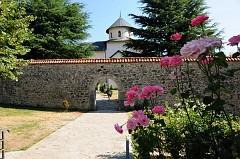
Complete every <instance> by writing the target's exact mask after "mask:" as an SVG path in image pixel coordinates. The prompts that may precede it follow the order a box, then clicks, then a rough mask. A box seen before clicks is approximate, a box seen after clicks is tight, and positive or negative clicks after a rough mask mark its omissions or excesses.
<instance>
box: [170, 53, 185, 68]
mask: <svg viewBox="0 0 240 159" xmlns="http://www.w3.org/2000/svg"><path fill="white" fill-rule="evenodd" d="M182 63H183V59H182V57H181V56H179V55H175V56H172V57H171V59H170V64H169V65H170V66H175V67H177V66H180V65H181V64H182Z"/></svg>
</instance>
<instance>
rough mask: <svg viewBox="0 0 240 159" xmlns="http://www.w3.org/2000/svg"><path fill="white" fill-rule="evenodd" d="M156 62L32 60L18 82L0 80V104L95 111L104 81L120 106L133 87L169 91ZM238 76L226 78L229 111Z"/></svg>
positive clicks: (200, 82)
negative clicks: (115, 87) (66, 106)
mask: <svg viewBox="0 0 240 159" xmlns="http://www.w3.org/2000/svg"><path fill="white" fill-rule="evenodd" d="M159 61H160V59H159V58H128V59H102V60H97V59H91V60H90V59H79V60H41V61H32V62H31V63H30V64H29V65H28V66H27V67H24V68H23V69H22V71H23V75H21V76H19V80H18V81H11V80H8V79H1V80H0V103H6V104H16V105H19V106H21V105H28V106H33V107H51V108H62V103H63V101H64V100H68V101H69V103H70V109H91V110H95V109H96V99H95V98H96V93H95V87H96V85H97V84H98V83H99V81H101V80H104V79H106V78H108V79H112V80H113V81H115V82H116V83H117V85H118V89H119V101H120V102H119V104H120V106H122V105H123V101H124V100H125V93H126V92H127V91H128V90H129V88H130V87H132V86H134V85H138V86H140V87H142V86H145V85H162V86H163V87H164V88H165V89H166V92H168V91H169V90H170V88H171V86H172V81H171V80H170V79H169V77H168V74H167V73H166V70H164V69H162V68H161V66H160V65H159ZM239 61H240V60H239V59H238V60H235V61H234V60H233V61H229V62H228V63H229V65H230V67H240V62H239ZM190 65H191V67H193V68H196V69H197V65H196V63H195V62H190ZM196 71H197V70H196ZM197 74H199V73H197ZM239 77H240V74H239V73H238V74H237V76H236V77H235V78H232V79H229V86H230V87H231V90H232V93H231V94H230V95H228V96H227V98H231V99H232V101H233V102H234V103H235V104H236V105H237V107H233V108H230V110H231V111H234V112H240V107H239V105H238V103H239V100H240V91H239V88H240V87H239ZM196 79H197V80H196ZM196 79H194V81H195V84H196V86H198V88H199V89H201V88H203V87H202V86H203V85H204V83H205V80H204V79H203V78H202V76H201V75H197V76H196ZM162 100H169V101H172V100H173V97H172V96H171V95H169V94H167V93H165V94H164V95H163V96H162Z"/></svg>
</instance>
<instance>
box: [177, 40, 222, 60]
mask: <svg viewBox="0 0 240 159" xmlns="http://www.w3.org/2000/svg"><path fill="white" fill-rule="evenodd" d="M212 46H221V40H219V39H218V38H214V37H204V38H199V39H197V40H192V41H189V42H187V43H186V44H185V45H184V46H183V47H182V48H181V50H180V54H181V55H182V57H183V58H188V57H192V58H194V59H197V58H198V57H199V55H201V54H207V53H209V50H210V48H211V47H212Z"/></svg>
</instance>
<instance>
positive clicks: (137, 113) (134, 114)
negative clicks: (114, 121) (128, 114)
mask: <svg viewBox="0 0 240 159" xmlns="http://www.w3.org/2000/svg"><path fill="white" fill-rule="evenodd" d="M142 115H144V111H142V110H138V111H136V110H134V111H133V112H132V116H133V118H136V119H137V118H138V117H139V116H142Z"/></svg>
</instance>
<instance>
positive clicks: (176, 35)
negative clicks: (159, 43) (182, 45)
mask: <svg viewBox="0 0 240 159" xmlns="http://www.w3.org/2000/svg"><path fill="white" fill-rule="evenodd" d="M181 38H182V34H180V33H176V34H172V35H171V37H170V40H181Z"/></svg>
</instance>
